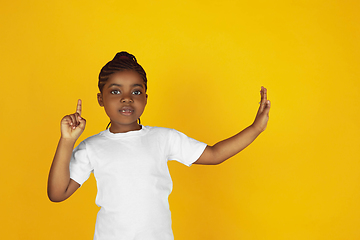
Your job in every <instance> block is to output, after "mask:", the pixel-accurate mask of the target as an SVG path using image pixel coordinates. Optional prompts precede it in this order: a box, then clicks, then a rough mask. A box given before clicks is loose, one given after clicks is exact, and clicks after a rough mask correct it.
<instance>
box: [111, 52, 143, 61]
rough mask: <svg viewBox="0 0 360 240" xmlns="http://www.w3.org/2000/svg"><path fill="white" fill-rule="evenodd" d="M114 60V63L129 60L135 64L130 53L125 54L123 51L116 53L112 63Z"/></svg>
mask: <svg viewBox="0 0 360 240" xmlns="http://www.w3.org/2000/svg"><path fill="white" fill-rule="evenodd" d="M114 60H115V61H116V60H131V61H134V62H137V61H136V58H135V56H134V55H132V54H130V53H128V52H125V51H122V52H118V53H117V54H116V55H115V57H114V59H113V61H114Z"/></svg>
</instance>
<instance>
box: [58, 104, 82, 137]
mask: <svg viewBox="0 0 360 240" xmlns="http://www.w3.org/2000/svg"><path fill="white" fill-rule="evenodd" d="M85 124H86V121H85V119H84V118H82V117H81V100H80V99H79V100H78V103H77V108H76V112H75V113H73V114H70V115H66V116H65V117H63V119H61V137H62V138H66V139H73V140H75V141H76V140H77V139H78V138H79V137H80V135H81V133H82V132H83V131H84V129H85Z"/></svg>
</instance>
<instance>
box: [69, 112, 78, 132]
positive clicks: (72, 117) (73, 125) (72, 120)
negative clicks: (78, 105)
mask: <svg viewBox="0 0 360 240" xmlns="http://www.w3.org/2000/svg"><path fill="white" fill-rule="evenodd" d="M68 116H69V118H70V123H69V125H70V126H71V128H72V129H75V128H76V126H77V121H76V117H75V114H70V115H68Z"/></svg>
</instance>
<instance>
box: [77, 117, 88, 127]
mask: <svg viewBox="0 0 360 240" xmlns="http://www.w3.org/2000/svg"><path fill="white" fill-rule="evenodd" d="M78 120H79V122H80V123H79V125H78V127H80V128H81V129H85V125H86V120H85V118H82V117H81V116H78Z"/></svg>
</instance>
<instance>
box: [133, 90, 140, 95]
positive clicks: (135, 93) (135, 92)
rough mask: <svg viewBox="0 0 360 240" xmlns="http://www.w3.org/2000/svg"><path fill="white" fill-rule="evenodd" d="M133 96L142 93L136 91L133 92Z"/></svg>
mask: <svg viewBox="0 0 360 240" xmlns="http://www.w3.org/2000/svg"><path fill="white" fill-rule="evenodd" d="M132 94H134V95H140V94H141V91H139V90H136V91H133V92H132Z"/></svg>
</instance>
